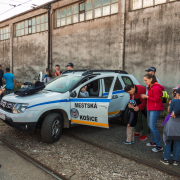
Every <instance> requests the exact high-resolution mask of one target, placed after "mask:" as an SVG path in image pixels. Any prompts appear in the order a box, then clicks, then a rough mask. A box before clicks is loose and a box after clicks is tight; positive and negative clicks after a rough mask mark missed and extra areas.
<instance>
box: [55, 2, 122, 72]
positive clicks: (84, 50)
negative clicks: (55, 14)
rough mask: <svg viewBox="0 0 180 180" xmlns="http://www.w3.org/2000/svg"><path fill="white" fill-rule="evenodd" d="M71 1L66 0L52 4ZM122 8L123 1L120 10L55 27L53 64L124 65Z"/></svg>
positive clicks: (79, 66) (115, 67)
mask: <svg viewBox="0 0 180 180" xmlns="http://www.w3.org/2000/svg"><path fill="white" fill-rule="evenodd" d="M68 3H69V2H68V1H65V0H63V1H60V2H59V3H55V4H53V5H52V8H54V9H55V8H58V7H61V6H63V5H65V4H68ZM123 8H124V6H123V1H122V2H120V3H119V13H118V14H115V15H111V16H106V17H101V18H97V19H92V20H89V21H85V22H81V23H76V24H72V25H68V26H65V27H60V28H56V29H53V32H52V33H53V34H52V66H53V67H54V66H55V65H56V64H60V65H61V67H62V68H61V69H65V65H67V63H68V62H73V63H74V65H75V69H119V68H120V69H122V53H123V48H122V47H123V46H122V44H123V36H122V34H123V31H124V28H123V23H124V19H123V17H124V16H123V14H122V13H123V10H124V9H123Z"/></svg>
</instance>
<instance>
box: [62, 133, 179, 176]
mask: <svg viewBox="0 0 180 180" xmlns="http://www.w3.org/2000/svg"><path fill="white" fill-rule="evenodd" d="M63 134H64V135H66V136H69V137H71V138H74V139H76V140H79V141H81V142H84V143H87V144H90V145H92V146H94V147H97V148H100V149H103V150H106V151H109V152H111V153H114V154H116V155H119V156H121V157H124V158H127V159H129V160H132V161H135V162H138V163H141V164H144V165H146V166H149V167H151V168H154V169H156V170H159V171H161V172H163V173H167V174H169V175H171V176H175V177H178V178H179V179H180V174H178V173H176V172H173V171H170V170H168V169H165V168H162V167H159V166H156V165H154V164H151V163H149V162H145V161H143V160H140V159H138V158H135V157H131V156H128V155H125V154H123V153H120V152H118V151H115V150H112V149H110V148H107V147H104V146H101V145H98V144H96V143H93V142H91V141H88V140H85V139H83V138H80V137H78V136H74V135H72V134H70V133H68V132H65V131H64V132H63Z"/></svg>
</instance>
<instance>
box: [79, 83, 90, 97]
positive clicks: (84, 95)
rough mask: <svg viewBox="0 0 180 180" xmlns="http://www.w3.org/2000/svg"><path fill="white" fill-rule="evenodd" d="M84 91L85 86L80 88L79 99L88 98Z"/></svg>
mask: <svg viewBox="0 0 180 180" xmlns="http://www.w3.org/2000/svg"><path fill="white" fill-rule="evenodd" d="M86 90H87V86H83V87H82V88H81V91H80V94H79V95H80V97H81V98H88V97H89V93H88V92H87V91H86Z"/></svg>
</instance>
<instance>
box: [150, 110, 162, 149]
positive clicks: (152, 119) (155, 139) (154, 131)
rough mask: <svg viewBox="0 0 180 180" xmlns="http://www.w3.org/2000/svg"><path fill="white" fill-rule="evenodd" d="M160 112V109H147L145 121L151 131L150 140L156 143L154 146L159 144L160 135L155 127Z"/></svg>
mask: <svg viewBox="0 0 180 180" xmlns="http://www.w3.org/2000/svg"><path fill="white" fill-rule="evenodd" d="M160 114H161V111H147V121H148V125H149V128H150V132H151V142H152V143H156V146H161V137H160V134H159V131H158V129H157V127H156V123H157V120H158V118H159V115H160Z"/></svg>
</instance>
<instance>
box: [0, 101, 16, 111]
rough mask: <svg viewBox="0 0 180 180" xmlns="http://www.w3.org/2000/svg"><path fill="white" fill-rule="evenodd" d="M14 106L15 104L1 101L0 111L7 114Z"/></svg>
mask: <svg viewBox="0 0 180 180" xmlns="http://www.w3.org/2000/svg"><path fill="white" fill-rule="evenodd" d="M15 105H16V103H12V102H8V101H4V100H1V103H0V109H2V110H4V111H7V112H12V109H13V107H14V106H15Z"/></svg>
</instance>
